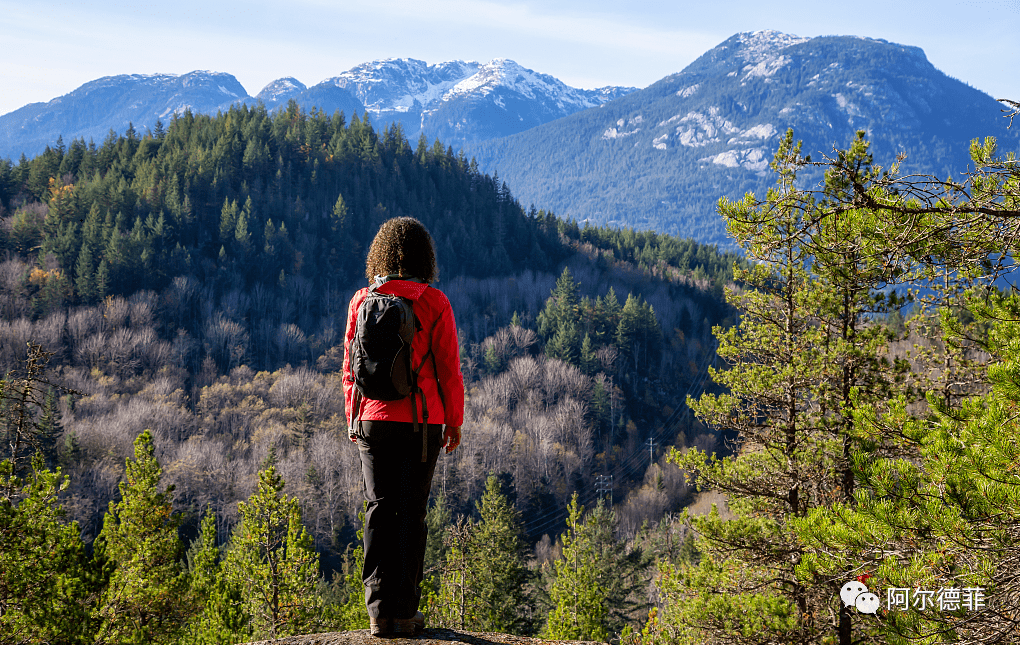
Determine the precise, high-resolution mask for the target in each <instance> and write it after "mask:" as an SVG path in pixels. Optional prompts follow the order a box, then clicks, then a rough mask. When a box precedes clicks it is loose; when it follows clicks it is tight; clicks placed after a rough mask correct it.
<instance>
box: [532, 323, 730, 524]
mask: <svg viewBox="0 0 1020 645" xmlns="http://www.w3.org/2000/svg"><path fill="white" fill-rule="evenodd" d="M717 349H718V341H716V342H714V343H713V345H712V350H711V351H710V352H709V354H708V356H707V357H706V359H705V361H704V362H703V363H702V366H701V369H699V370H698V375H697V376H696V377H695V379H694V381H692V382H691V384H690V386H688V388H687V392H686V394H685V395H684V398H683V399H682V404H681V405H680V406H678V407H677V409H676V410H674V411H673V413H672V414H671V415H670V416H669V418H668V419H667V420H666V421H665V422H664V423H663V425H662V426H661V427H660V428H659V429H658V431H656V432H655V435H654V438H653V437H652V436H649V439H648V441H649V442H660V441H661V440H662V438H663V437H664V436H667V435H668V434H670V433H673V434H675V433H676V431H677V429H679V428H680V426H681V424H682V423H683V422H684V420H685V419H687V417H688V414H689V413H690V411H691V409H690V407H689V406H688V405H687V397H689V396H691V395H692V394H694V393H695V392H698V391H700V390H701V389H703V385H704V383H705V381H706V380H707V379H708V368H709V367H710V366H711V365H712V364H713V363H714V362H715V357H716V350H717ZM651 456H652V455H651V451H650V458H651ZM653 461H654V460H653ZM643 463H644V457H643V451H639V452H636V453H634V454H632V455H631V456H630V457H628V458H627V459H626V460H625V461H622V462H620V463H618V464H617V465H616V466H615V467H614V469H613V471H614V475H616V474H620V475H621V476H631V475H634V474H635V473H636V472H637V470H638V469H639V468H641V467H642V465H643ZM614 475H608V477H609V478H610V482H612V478H613V477H614ZM606 476H607V475H600V476H598V478H597V479H596V489H595V490H591V491H587V492H585V493H584V494H583V495H578V502H579V503H581V504H582V505H583V506H589V505H590V504H592V503H593V502H594V501H595V500H597V499H598V498H599V496H600V494H601V491H600V489H599V485H598V481H599V478H602V477H606ZM610 485H611V484H610ZM566 516H567V511H566V509H563V508H555V509H550V510H548V511H546V512H545V513H542V514H541V515H538V516H537V517H532V518H531V519H530V521H528V522H526V523H525V526H524V531H525V533H527V534H528V535H539V534H542V533H545V532H546V531H548V530H549V529H551V528H553V527H555V526H556V525H557V524H559V523H560V522H562V521H563V519H565V518H566Z"/></svg>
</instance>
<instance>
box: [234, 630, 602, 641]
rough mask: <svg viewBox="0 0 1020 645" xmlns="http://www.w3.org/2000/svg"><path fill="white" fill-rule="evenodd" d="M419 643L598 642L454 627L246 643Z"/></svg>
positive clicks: (347, 633) (328, 634)
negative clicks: (388, 635)
mask: <svg viewBox="0 0 1020 645" xmlns="http://www.w3.org/2000/svg"><path fill="white" fill-rule="evenodd" d="M412 642H413V643H417V644H418V645H456V644H457V643H463V644H464V645H597V644H596V643H595V642H593V641H548V640H542V639H540V638H530V637H527V636H513V635H511V634H494V633H477V632H461V631H455V630H452V629H438V628H436V629H426V630H425V632H424V633H423V634H421V635H420V636H416V637H414V638H378V637H376V636H372V634H371V633H370V632H369V631H368V630H367V629H359V630H355V631H350V632H331V633H326V634H308V635H305V636H287V637H285V638H277V639H275V640H268V641H256V642H253V643H248V644H247V645H270V644H272V645H385V644H387V643H393V644H394V645H399V644H400V643H412Z"/></svg>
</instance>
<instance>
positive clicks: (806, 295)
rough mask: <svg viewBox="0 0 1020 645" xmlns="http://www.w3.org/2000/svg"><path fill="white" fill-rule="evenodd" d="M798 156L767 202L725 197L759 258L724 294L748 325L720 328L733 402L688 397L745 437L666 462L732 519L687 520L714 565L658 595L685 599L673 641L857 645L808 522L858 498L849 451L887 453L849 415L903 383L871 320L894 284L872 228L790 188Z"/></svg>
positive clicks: (837, 577) (791, 157)
mask: <svg viewBox="0 0 1020 645" xmlns="http://www.w3.org/2000/svg"><path fill="white" fill-rule="evenodd" d="M799 163H800V157H799V146H794V145H793V142H792V133H787V136H786V138H785V139H784V140H783V142H782V144H781V145H780V148H779V151H778V152H777V154H776V160H775V162H774V164H773V168H774V169H775V170H776V171H777V174H778V176H779V179H778V183H779V186H778V188H777V189H775V190H770V191H769V195H768V197H767V199H766V200H765V202H764V203H763V204H761V205H758V204H756V203H755V201H754V198H753V196H752V195H749V196H748V197H747V198H745V199H744V200H743V201H742V202H738V203H730V202H726V201H725V200H724V201H723V202H721V206H720V210H721V211H722V212H723V213H724V215H726V217H727V219H728V228H729V231H730V232H731V234H732V235H733V236H734V237H735V238H736V239H737V241H738V243H739V244H740V245H741V246H742V247H743V248H744V249H745V250H746V251H747V253H748V255H749V256H750V257H752V258H755V259H757V260H758V261H760V262H761V263H760V264H758V265H756V266H755V267H753V268H751V269H749V270H740V269H739V268H736V267H735V269H734V274H735V277H736V279H737V280H738V281H740V282H742V283H743V284H744V285H746V287H745V289H744V290H743V292H742V293H741V294H736V293H733V292H730V293H728V294H727V300H728V301H729V302H730V303H731V304H733V305H734V306H736V307H737V308H738V309H740V310H741V314H742V315H741V322H740V324H739V325H738V326H736V327H734V328H732V329H729V330H722V329H720V328H715V329H714V330H713V332H714V333H715V335H716V336H717V338H718V339H719V350H718V351H719V355H720V356H721V357H722V358H723V359H724V360H725V361H726V362H727V363H728V365H729V369H728V370H714V369H713V370H711V375H712V377H713V379H714V380H716V382H718V383H720V384H721V385H724V386H726V387H727V388H728V390H729V393H728V394H722V395H713V394H706V395H703V396H702V397H701V398H700V400H698V401H693V400H691V401H689V404H690V405H691V407H692V408H693V409H694V411H695V412H696V413H697V414H698V416H699V417H700V418H701V419H702V420H703V421H704V422H705V423H706V424H707V425H709V426H710V427H714V428H718V429H722V430H726V431H728V432H730V433H733V434H734V435H736V437H737V453H736V454H734V455H732V456H728V457H723V458H719V457H717V456H716V455H712V457H711V458H709V457H708V456H707V455H706V454H704V453H703V452H701V451H698V450H690V451H688V452H687V453H685V454H680V453H679V452H678V451H676V450H675V449H674V451H673V452H672V454H671V457H670V458H671V460H673V461H674V462H676V463H677V464H679V465H680V466H681V468H683V469H685V470H686V471H688V472H689V473H692V474H694V475H695V477H696V479H697V482H698V485H699V488H702V489H711V490H717V491H721V492H723V493H725V494H726V495H727V497H728V503H729V506H730V509H731V510H732V511H733V513H734V515H735V516H736V517H735V518H734V519H732V520H728V521H726V520H723V519H722V518H721V517H720V515H719V514H718V513H715V512H714V513H712V514H710V515H708V516H704V517H699V518H696V519H694V520H693V525H694V528H695V530H696V531H697V532H698V534H699V536H700V539H699V541H698V544H697V547H698V550H699V551H701V552H702V553H703V554H704V557H703V559H702V560H701V562H700V564H699V566H697V567H693V566H689V565H682V566H681V567H680V568H679V570H675V571H669V575H668V576H666V580H665V582H664V583H663V588H664V592H665V593H666V594H667V595H669V596H671V597H673V598H675V599H676V600H675V602H674V603H673V604H672V606H671V607H669V608H668V609H667V611H666V612H665V614H664V616H663V618H664V622H663V626H664V631H663V632H662V633H661V634H662V637H663V638H664V639H665V640H673V641H676V640H680V641H684V640H685V639H686V640H687V641H691V642H693V641H697V640H703V639H718V640H719V641H722V642H745V641H744V640H742V639H744V638H748V636H747V635H748V634H755V635H756V636H755V637H754V638H755V639H760V640H758V641H755V642H769V639H771V640H773V641H776V642H784V643H804V644H807V643H816V642H819V641H820V640H823V639H836V638H838V640H839V642H840V643H841V645H842V644H843V643H849V642H850V638H851V623H850V614H849V613H848V611H847V610H846V608H845V607H841V606H840V605H836V600H834V599H837V600H838V594H839V589H840V587H841V585H842V584H843V583H845V582H846V581H847V580H848V579H852V577H853V575H852V574H851V572H849V571H844V570H830V569H822V568H820V567H819V566H818V560H817V559H816V555H817V553H816V552H815V551H814V550H813V549H812V548H810V547H808V546H807V545H805V544H804V542H803V540H802V536H801V530H802V524H801V521H802V520H803V519H804V518H806V517H807V516H808V515H809V514H810V513H811V512H812V510H813V509H816V508H819V507H828V506H831V505H832V504H833V503H835V502H844V503H845V502H848V501H852V499H853V497H852V494H853V482H854V474H853V471H852V461H851V453H852V452H853V450H854V449H855V448H863V447H865V446H866V447H867V449H868V450H871V451H874V450H877V449H878V448H879V447H880V445H879V444H878V443H876V442H874V441H871V442H870V443H868V442H866V441H864V440H863V439H862V437H860V436H859V434H858V433H857V432H856V431H855V427H854V425H853V414H854V410H855V408H856V407H857V404H858V402H859V401H864V402H867V401H881V400H884V399H885V398H887V397H888V396H889V393H890V392H892V391H893V390H894V389H895V381H896V374H895V373H894V371H893V370H891V369H890V366H889V364H888V362H885V361H884V360H883V356H882V353H883V351H884V348H885V343H886V342H887V340H888V339H887V337H886V335H885V330H884V327H882V326H878V325H868V324H867V323H866V321H867V317H868V316H869V315H871V314H873V313H874V312H875V311H876V310H877V308H878V307H880V304H881V303H880V299H879V298H876V296H875V291H876V290H877V289H878V288H879V287H880V286H883V279H884V274H883V272H882V269H881V267H876V265H875V257H874V256H873V255H871V254H870V253H868V251H867V249H866V246H865V243H864V242H862V238H864V237H865V234H864V233H863V232H862V230H861V229H862V228H863V227H866V226H867V225H868V221H867V219H866V218H865V219H860V220H859V221H858V223H857V225H856V226H857V228H847V222H846V221H845V218H844V221H843V222H841V223H840V224H837V223H836V222H835V221H834V220H833V219H832V218H825V217H821V216H820V215H819V213H818V211H817V210H816V206H815V204H814V203H813V202H812V201H811V200H803V199H801V195H800V194H799V193H798V192H797V191H796V190H795V189H794V185H795V181H796V169H797V167H798V164H799ZM833 614H838V618H836V619H835V620H829V619H828V618H829V617H830V616H832V615H833ZM862 627H863V630H864V631H867V629H868V628H867V626H866V625H864V626H862ZM742 635H743V636H742ZM859 636H860V630H859V633H858V637H859Z"/></svg>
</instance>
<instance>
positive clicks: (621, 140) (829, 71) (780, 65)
mask: <svg viewBox="0 0 1020 645" xmlns="http://www.w3.org/2000/svg"><path fill="white" fill-rule="evenodd" d="M1000 116H1001V112H1000V110H999V105H998V104H997V103H996V102H995V101H994V100H993V99H992V98H991V97H989V96H987V95H986V94H983V93H982V92H979V91H978V90H975V89H973V88H971V87H969V86H967V85H966V84H964V83H962V82H960V81H958V80H955V79H953V78H950V77H948V76H946V75H945V74H943V73H942V72H940V71H938V70H937V69H936V68H935V67H934V66H932V65H931V63H929V62H928V61H927V59H926V58H925V56H924V53H923V52H922V51H921V50H920V49H918V48H916V47H907V46H903V45H896V44H892V43H887V42H885V41H881V40H870V39H864V38H855V37H839V36H834V37H822V38H813V39H804V38H796V37H794V36H789V35H786V34H781V33H778V32H755V33H753V34H751V33H744V34H737V35H735V36H733V37H732V38H730V39H728V40H726V41H725V42H724V43H722V44H720V45H719V46H718V47H716V48H714V49H712V50H711V51H709V52H707V53H705V54H704V55H703V56H701V57H700V58H699V59H698V60H696V61H695V62H694V63H692V64H691V65H689V66H688V67H687V68H686V69H684V70H683V71H682V72H680V73H678V74H674V75H672V76H668V77H666V78H664V79H662V80H661V81H659V82H657V83H655V84H653V85H651V86H650V87H648V88H646V89H644V90H640V91H637V92H634V93H632V94H629V95H627V96H625V97H623V98H620V99H617V100H615V101H612V102H609V103H606V104H604V105H602V106H601V107H599V108H596V109H590V110H585V111H583V112H579V113H576V114H574V115H571V116H569V117H566V118H564V119H560V120H557V121H555V122H551V123H547V124H545V125H543V126H540V127H536V128H534V129H532V130H529V131H527V132H524V133H521V134H518V135H514V136H511V137H507V138H503V139H499V140H493V141H487V142H479V143H475V144H472V145H470V146H469V147H468V149H467V152H468V154H469V156H471V155H474V156H476V157H477V159H478V161H479V164H480V166H481V167H482V168H484V169H485V170H486V171H488V172H492V171H494V170H495V171H498V172H499V175H500V177H501V178H503V179H504V180H505V181H507V183H508V184H509V185H510V187H511V188H512V189H513V191H514V194H515V195H516V196H517V197H518V198H519V199H521V200H522V201H523V202H524V203H525V204H528V203H535V204H539V205H542V206H544V207H546V208H552V209H553V210H555V211H556V212H557V213H559V214H561V215H567V216H571V217H575V218H578V219H591V220H594V221H596V222H599V223H617V224H624V225H627V226H634V227H637V228H654V229H657V230H660V231H664V232H670V233H675V234H679V235H682V236H693V237H695V238H697V239H698V240H700V241H702V242H716V243H726V238H725V235H724V227H723V223H722V221H721V220H720V219H719V218H718V216H717V214H716V213H715V204H716V201H717V200H718V198H719V197H720V196H722V195H726V196H729V197H739V196H741V195H743V193H744V192H745V191H747V190H755V191H763V190H764V189H765V188H767V187H768V186H769V185H771V184H772V182H773V180H772V178H771V177H770V176H769V173H768V163H769V161H770V160H771V158H772V154H773V153H774V151H775V148H776V145H777V143H778V140H779V137H780V136H782V134H783V133H784V132H785V131H786V129H787V128H790V127H792V128H793V129H794V133H795V136H796V137H797V138H798V139H803V140H804V151H805V152H810V153H813V154H815V155H816V156H817V155H818V153H819V152H821V153H827V152H831V151H832V148H833V146H845V145H846V144H847V143H848V142H849V141H850V139H851V137H852V136H853V134H854V132H855V131H857V130H859V129H863V130H866V131H868V133H869V136H870V138H871V139H872V141H873V142H874V145H873V147H872V150H873V152H874V153H875V159H876V160H877V161H878V162H879V163H883V164H885V165H888V163H890V162H891V160H892V159H893V157H894V156H895V154H896V153H898V152H905V153H907V155H908V157H907V162H906V163H905V165H904V168H907V169H909V170H913V171H918V172H921V171H930V172H936V173H940V174H947V173H949V172H959V171H961V170H963V169H964V168H965V167H966V165H967V159H968V156H967V146H968V143H969V141H970V140H971V139H972V138H974V137H978V136H986V135H995V136H997V137H999V138H1000V142H1001V144H1000V145H1001V146H1002V147H1003V148H1006V149H1016V147H1017V141H1018V133H1017V132H1010V131H1008V130H1007V129H1006V125H1007V124H1006V122H1005V120H1004V119H1001V118H1000Z"/></svg>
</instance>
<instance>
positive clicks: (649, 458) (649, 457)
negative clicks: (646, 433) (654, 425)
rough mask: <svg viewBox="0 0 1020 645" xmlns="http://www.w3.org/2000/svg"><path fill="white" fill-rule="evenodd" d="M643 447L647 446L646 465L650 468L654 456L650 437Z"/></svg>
mask: <svg viewBox="0 0 1020 645" xmlns="http://www.w3.org/2000/svg"><path fill="white" fill-rule="evenodd" d="M645 445H647V446H648V465H649V466H651V465H652V464H654V463H655V454H654V451H655V440H654V439H652V438H651V437H648V441H647V442H645Z"/></svg>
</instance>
